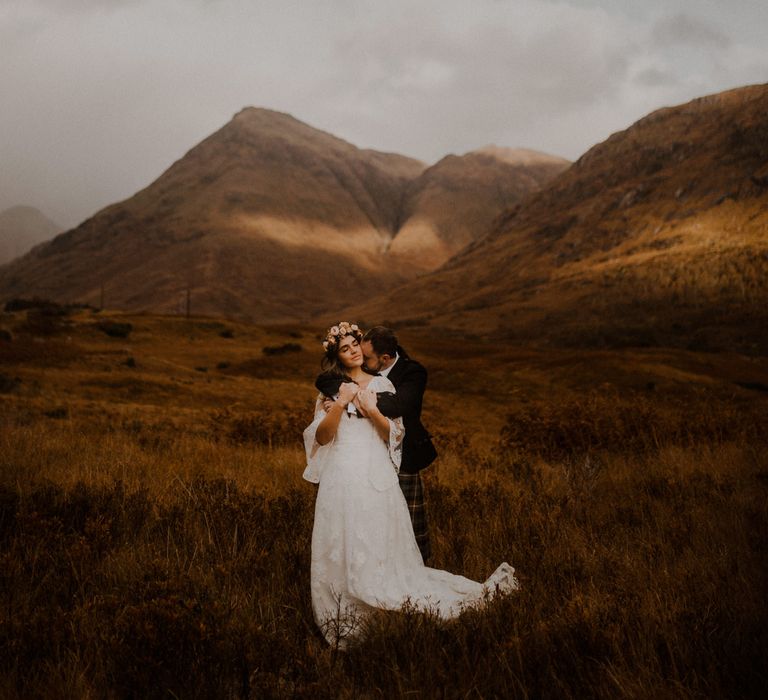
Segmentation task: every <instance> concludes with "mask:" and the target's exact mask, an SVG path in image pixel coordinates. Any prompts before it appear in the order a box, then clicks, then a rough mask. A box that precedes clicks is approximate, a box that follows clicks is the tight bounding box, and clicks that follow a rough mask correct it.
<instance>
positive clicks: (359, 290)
mask: <svg viewBox="0 0 768 700" xmlns="http://www.w3.org/2000/svg"><path fill="white" fill-rule="evenodd" d="M509 157H510V156H509V154H505V153H502V152H501V151H499V152H498V153H487V154H484V155H483V154H477V155H471V156H465V157H463V158H459V159H453V160H454V161H455V162H452V159H450V158H449V159H446V161H447V162H443V163H440V164H438V165H437V166H435V167H434V168H431V169H430V172H429V173H427V176H426V177H424V178H422V174H424V171H425V169H426V165H425V164H423V163H421V162H419V161H417V160H414V159H412V158H407V157H405V156H401V155H396V154H389V153H379V152H376V151H372V150H364V149H359V148H357V147H355V146H353V145H351V144H349V143H347V142H345V141H343V140H341V139H339V138H336V137H335V136H333V135H331V134H328V133H326V132H323V131H320V130H318V129H315V128H313V127H311V126H309V125H307V124H304V123H302V122H300V121H298V120H297V119H295V118H293V117H292V116H290V115H287V114H282V113H280V112H274V111H271V110H267V109H257V108H246V109H244V110H242V111H241V112H239V113H238V114H237V115H235V117H234V118H233V119H232V120H231V121H230V122H229V123H228V124H226V125H225V126H224V127H222V128H221V129H220V130H218V131H217V132H216V133H214V134H212V135H211V136H209V137H208V138H207V139H205V140H204V141H202V142H201V143H200V144H199V145H197V146H196V147H194V148H193V149H192V150H190V151H189V152H188V153H187V154H186V155H185V156H184V157H183V158H181V159H180V160H178V161H177V162H176V163H174V164H173V165H172V166H171V167H170V168H169V169H168V170H167V171H166V172H164V173H163V174H162V175H161V176H160V177H159V178H158V179H157V180H155V181H154V182H153V183H151V184H150V185H149V186H148V187H147V188H145V189H143V190H141V191H140V192H138V193H137V194H136V195H134V196H133V197H131V198H130V199H127V200H125V201H123V202H119V203H117V204H114V205H112V206H109V207H107V208H106V209H103V210H102V211H100V212H98V213H97V214H96V215H94V216H93V217H92V218H90V219H88V220H87V221H85V222H83V223H82V224H81V225H80V226H78V227H77V228H75V229H72V230H71V231H68V232H66V233H64V234H62V235H60V236H58V237H57V238H56V239H55V240H53V241H52V242H51V243H49V244H47V245H45V246H42V247H40V248H38V249H36V250H35V251H33V252H31V253H30V254H29V255H27V256H25V257H24V258H22V259H20V260H16V261H14V262H13V263H12V264H10V265H8V266H6V267H4V268H0V299H2V298H8V297H11V296H31V295H33V294H40V295H43V296H46V297H51V298H54V299H58V300H67V301H80V302H90V303H99V301H100V297H101V290H102V286H103V289H104V304H105V305H106V306H108V307H113V308H122V309H128V310H151V311H155V312H178V311H180V310H181V309H183V308H184V303H185V300H186V294H187V290H188V289H189V290H190V295H191V302H192V311H193V313H198V314H213V315H225V316H232V317H240V318H245V319H249V320H255V321H260V322H273V321H282V320H288V319H306V318H309V317H312V316H314V315H316V314H319V313H326V312H328V311H330V310H335V309H338V308H340V307H342V306H345V305H347V304H348V303H349V301H350V299H352V298H367V297H370V296H373V295H375V294H378V293H380V292H381V290H383V289H390V288H393V287H396V286H398V285H399V284H401V283H403V282H404V281H407V280H408V279H412V278H413V277H414V276H415V275H417V274H419V273H420V272H421V271H423V270H425V269H433V268H434V267H436V266H437V265H438V264H439V263H440V262H442V261H443V260H444V259H445V258H446V255H447V254H448V253H453V252H456V251H457V250H458V249H459V248H460V247H461V246H462V245H463V244H464V243H465V242H466V241H468V240H472V239H473V237H478V236H481V235H485V234H486V233H487V227H488V224H489V222H490V221H491V220H492V219H493V218H494V217H495V216H496V215H497V214H498V213H500V212H501V211H503V209H504V205H505V204H506V203H508V202H511V201H517V200H518V199H519V198H520V197H521V196H522V195H523V194H524V193H525V192H526V191H527V190H529V189H531V188H534V187H537V186H538V184H539V183H540V182H541V181H542V178H544V177H545V175H544V173H545V172H547V167H549V168H550V169H551V165H546V164H544V163H546V162H548V159H547V158H545V157H541V158H539V157H538V156H536V155H531V154H524V153H519V154H517V156H515V158H516V162H515V163H514V164H510V163H508V162H506V160H505V159H508V158H509ZM526 159H527V160H528V161H531V160H533V161H535V162H531V163H529V164H527V165H526V164H525V163H524V161H526ZM540 161H541V162H540ZM462 183H470V184H471V187H472V193H473V194H474V196H475V197H476V199H477V202H479V203H481V204H482V203H483V202H488V203H489V204H488V211H487V212H480V211H478V206H474V208H472V207H471V206H470V203H469V201H468V199H467V198H466V197H465V198H464V200H465V201H466V205H467V212H463V211H462V206H461V205H460V201H461V197H459V196H457V195H455V193H454V195H453V197H454V198H455V200H456V201H455V202H454V203H452V204H451V205H450V210H449V211H450V216H451V217H452V218H455V220H456V222H455V223H451V222H448V221H447V220H446V217H445V213H446V211H448V208H447V207H446V211H443V212H441V211H440V206H439V205H440V202H445V200H446V198H447V197H450V196H451V195H450V192H451V189H453V190H455V189H456V187H459V186H461V184H462ZM507 186H509V192H503V191H500V189H504V188H505V187H507ZM483 187H486V188H488V189H489V192H492V194H489V193H486V192H483ZM492 200H493V201H492ZM433 217H434V221H433V220H432V218H433ZM415 221H420V222H426V223H425V230H426V231H428V233H429V236H432V238H429V236H428V237H427V238H426V239H425V240H424V241H423V242H422V241H420V240H419V238H420V236H419V235H418V234H415V233H414V230H413V222H415ZM404 223H406V224H407V226H408V227H407V228H406V229H405V231H403V232H401V229H402V226H403V224H404ZM449 224H450V225H449ZM401 233H402V235H404V236H405V237H406V238H407V239H408V240H409V241H410V243H408V244H407V245H404V246H401V245H400V244H399V243H397V241H398V238H399V237H400V236H401ZM395 243H396V244H395ZM393 244H395V245H393ZM405 249H408V251H409V253H408V259H407V260H404V258H403V255H402V253H403V251H404V250H405ZM415 249H418V252H417V253H416V252H415ZM390 251H392V252H390ZM446 251H448V253H446Z"/></svg>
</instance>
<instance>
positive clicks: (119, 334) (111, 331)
mask: <svg viewBox="0 0 768 700" xmlns="http://www.w3.org/2000/svg"><path fill="white" fill-rule="evenodd" d="M96 328H98V329H99V330H100V331H101V332H102V333H106V334H107V335H108V336H109V337H110V338H127V337H128V336H129V335H130V334H131V331H132V330H133V326H132V325H131V324H130V323H122V322H120V321H111V320H109V319H104V320H103V321H99V322H98V323H97V324H96Z"/></svg>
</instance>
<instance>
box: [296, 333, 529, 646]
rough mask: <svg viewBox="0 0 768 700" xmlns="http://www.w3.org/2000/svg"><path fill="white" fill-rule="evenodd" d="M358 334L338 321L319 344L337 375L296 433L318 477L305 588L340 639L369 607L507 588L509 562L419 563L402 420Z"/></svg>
mask: <svg viewBox="0 0 768 700" xmlns="http://www.w3.org/2000/svg"><path fill="white" fill-rule="evenodd" d="M361 339H362V332H361V331H360V330H359V328H358V327H357V326H356V325H354V324H349V323H347V322H342V323H340V324H339V325H338V326H334V327H333V328H331V330H330V331H329V332H328V334H327V336H326V340H325V341H324V342H323V346H324V348H325V356H324V358H323V366H324V368H326V369H327V370H328V371H329V372H331V373H335V374H337V375H340V376H341V377H343V378H344V379H345V380H346V381H343V382H342V384H341V387H340V389H339V394H338V396H337V397H336V399H335V401H334V402H333V404H332V406H331V407H330V409H329V410H328V411H327V412H326V411H325V410H324V408H323V397H322V396H319V397H318V399H317V402H316V406H315V417H314V420H313V421H312V423H311V424H310V425H309V426H308V427H307V428H306V430H305V431H304V445H305V449H306V453H307V468H306V470H305V471H304V478H305V479H307V480H308V481H311V482H313V483H317V484H319V488H318V491H317V500H316V502H315V522H314V528H313V530H312V564H311V574H310V575H311V590H312V609H313V612H314V616H315V621H316V622H317V624H318V626H319V627H320V629H321V630H322V632H323V635H324V636H325V638H326V639H327V640H328V641H329V642H330V643H331V644H336V645H339V646H344V645H345V644H346V643H347V642H348V641H349V640H350V639H351V638H352V637H353V636H354V635H355V633H356V632H358V631H359V625H360V623H361V621H362V620H363V619H364V617H365V614H366V613H367V612H370V611H372V610H374V609H386V610H397V609H399V608H401V607H402V606H403V605H404V604H406V603H408V604H410V605H411V606H414V607H416V608H417V609H421V610H425V611H426V610H429V611H432V612H435V613H436V614H437V615H439V617H441V618H443V619H449V618H452V617H456V616H457V615H459V614H460V613H461V611H462V610H463V609H464V608H466V607H468V606H472V605H475V604H477V603H480V602H482V601H484V600H486V599H487V598H489V597H492V596H494V595H496V594H498V593H504V592H507V591H511V590H515V589H516V588H517V587H518V582H517V580H516V579H515V576H514V569H513V568H512V567H511V566H510V565H509V564H507V563H503V564H501V565H500V566H499V567H498V569H496V571H495V572H494V573H493V575H492V576H491V577H490V578H489V579H488V580H487V581H486V582H485V583H479V582H477V581H471V580H470V579H468V578H464V577H463V576H457V575H455V574H450V573H448V572H447V571H441V570H438V569H433V568H430V567H427V566H425V565H424V563H423V561H422V558H421V554H420V552H419V548H418V545H417V544H416V539H415V537H414V534H413V526H412V525H411V520H410V516H409V514H408V506H407V505H406V502H405V498H404V496H403V492H402V491H401V489H400V486H399V484H398V477H397V473H398V469H399V467H400V458H401V449H402V443H403V435H404V429H403V423H402V419H401V418H398V419H396V420H392V419H390V418H386V417H385V416H383V415H382V414H381V412H380V411H379V410H378V408H377V407H376V394H377V392H393V393H394V391H395V389H394V386H393V385H392V383H391V382H390V381H389V380H388V379H386V378H385V377H381V376H378V375H376V374H373V375H372V374H371V373H369V372H367V371H366V370H365V369H364V367H363V353H362V349H361V347H360V341H361Z"/></svg>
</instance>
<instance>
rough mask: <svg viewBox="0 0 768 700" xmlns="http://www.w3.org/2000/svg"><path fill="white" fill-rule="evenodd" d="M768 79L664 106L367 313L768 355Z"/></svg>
mask: <svg viewBox="0 0 768 700" xmlns="http://www.w3.org/2000/svg"><path fill="white" fill-rule="evenodd" d="M767 302H768V85H757V86H751V87H745V88H740V89H735V90H730V91H727V92H723V93H721V94H717V95H711V96H709V97H703V98H700V99H697V100H693V101H692V102H689V103H687V104H684V105H680V106H677V107H670V108H665V109H661V110H658V111H656V112H654V113H652V114H650V115H649V116H647V117H645V118H644V119H641V120H640V121H639V122H637V123H636V124H634V125H632V126H631V127H630V128H628V129H627V130H625V131H622V132H620V133H616V134H614V135H613V136H611V137H610V138H608V139H607V140H606V141H604V142H603V143H601V144H599V145H597V146H595V147H594V148H592V149H591V150H589V151H588V152H587V153H586V154H584V155H583V156H582V157H581V158H580V159H579V160H578V161H577V162H576V163H574V164H573V165H572V166H571V167H570V168H569V169H568V170H566V171H565V172H563V173H561V174H560V175H558V176H557V177H555V178H554V179H553V180H551V181H550V182H549V183H548V184H547V185H545V186H544V187H543V188H542V189H541V190H540V191H539V192H537V193H535V194H533V195H531V196H530V197H528V198H526V199H525V201H524V202H522V204H520V205H519V206H517V207H513V208H512V209H510V210H509V211H507V212H506V214H505V215H504V216H502V217H501V218H500V219H499V220H498V221H497V223H496V225H495V227H494V229H493V231H492V232H491V233H490V234H489V236H487V237H485V238H482V239H479V240H477V241H476V242H475V243H474V244H472V245H470V246H469V247H468V248H465V249H464V250H463V251H462V252H460V253H459V254H458V255H456V256H455V257H453V258H452V259H451V260H449V261H448V262H447V263H446V264H445V265H444V266H443V267H442V268H441V269H439V270H438V271H436V272H433V273H431V274H428V275H425V276H423V277H421V278H419V279H418V280H415V281H413V282H411V283H408V284H406V285H404V286H403V287H401V288H399V289H397V290H395V291H394V292H392V293H390V294H387V295H385V296H383V297H381V298H378V299H374V300H371V301H370V302H369V303H366V304H364V305H358V306H356V307H354V311H353V312H354V313H355V314H356V315H357V316H359V317H362V318H366V319H381V318H387V319H389V320H391V321H392V322H393V323H395V324H397V323H400V324H409V323H411V324H433V325H440V326H444V327H447V328H453V329H454V330H456V331H457V332H461V333H477V334H489V335H493V336H494V337H497V338H499V339H500V340H503V339H510V340H515V341H523V342H534V343H536V342H538V343H555V344H560V345H581V346H601V345H658V344H661V345H665V344H671V345H683V346H689V347H692V348H697V349H707V348H712V349H716V348H717V349H739V350H743V351H747V352H768V304H767Z"/></svg>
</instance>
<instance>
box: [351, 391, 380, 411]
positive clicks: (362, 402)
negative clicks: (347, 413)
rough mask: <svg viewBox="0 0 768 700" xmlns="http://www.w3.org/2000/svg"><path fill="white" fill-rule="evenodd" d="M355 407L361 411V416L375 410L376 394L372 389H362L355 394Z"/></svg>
mask: <svg viewBox="0 0 768 700" xmlns="http://www.w3.org/2000/svg"><path fill="white" fill-rule="evenodd" d="M355 405H356V406H359V407H360V408H362V410H363V415H366V416H367V415H368V414H370V413H371V412H372V411H375V410H376V392H375V391H374V390H373V389H362V390H360V391H358V392H357V397H356V400H355Z"/></svg>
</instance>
